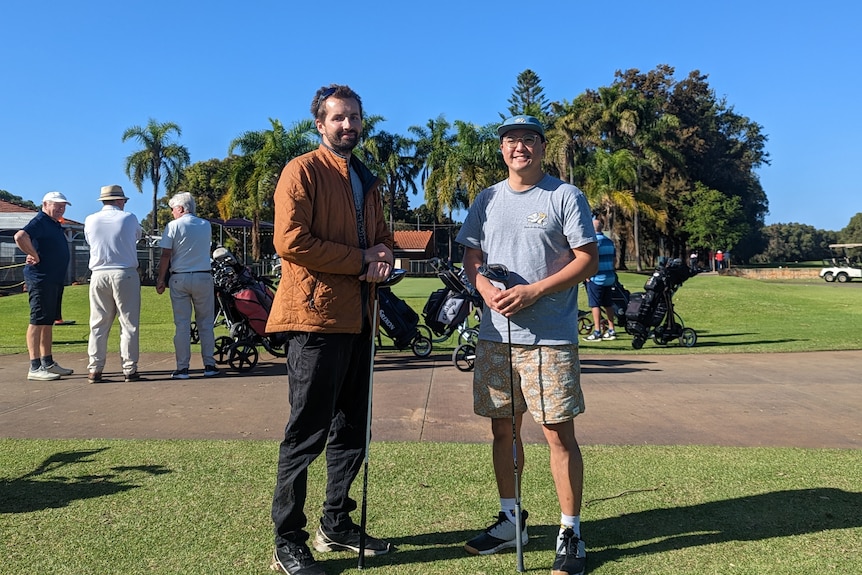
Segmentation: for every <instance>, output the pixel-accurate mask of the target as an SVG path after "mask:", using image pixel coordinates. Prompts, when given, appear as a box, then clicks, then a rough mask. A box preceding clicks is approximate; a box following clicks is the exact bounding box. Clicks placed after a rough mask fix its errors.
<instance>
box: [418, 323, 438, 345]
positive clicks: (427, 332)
mask: <svg viewBox="0 0 862 575" xmlns="http://www.w3.org/2000/svg"><path fill="white" fill-rule="evenodd" d="M416 329H418V330H419V335H420V336H422V337H424V338H425V339H429V340H431V341H433V340H434V337H433V336H432V335H431V328H430V327H428V326H427V325H425V324H424V323H420V324H419V325H417V326H416Z"/></svg>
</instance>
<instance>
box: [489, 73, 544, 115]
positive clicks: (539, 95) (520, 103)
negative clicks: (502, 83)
mask: <svg viewBox="0 0 862 575" xmlns="http://www.w3.org/2000/svg"><path fill="white" fill-rule="evenodd" d="M517 83H518V84H517V86H516V87H515V89H514V90H513V91H512V95H511V96H510V97H509V116H517V115H518V114H527V115H529V116H535V117H536V118H538V119H539V120H541V121H542V122H547V120H548V115H549V113H550V111H551V104H550V102H548V100H547V98H545V94H544V93H543V92H544V88H542V80H541V79H540V78H539V75H538V74H536V73H535V72H533V71H532V70H530V69H529V68H528V69H526V70H524V71H523V72H521V73H520V74H518V78H517ZM501 116H502V114H501Z"/></svg>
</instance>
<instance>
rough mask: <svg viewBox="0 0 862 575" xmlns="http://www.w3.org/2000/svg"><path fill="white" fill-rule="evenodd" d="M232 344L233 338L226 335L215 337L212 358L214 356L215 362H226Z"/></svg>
mask: <svg viewBox="0 0 862 575" xmlns="http://www.w3.org/2000/svg"><path fill="white" fill-rule="evenodd" d="M232 345H233V340H232V339H231V338H229V337H228V336H226V335H220V336H219V337H217V338H216V339H215V349H214V350H213V358H215V360H216V363H221V364H225V363H227V358H228V356H230V348H231V346H232Z"/></svg>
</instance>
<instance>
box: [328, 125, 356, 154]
mask: <svg viewBox="0 0 862 575" xmlns="http://www.w3.org/2000/svg"><path fill="white" fill-rule="evenodd" d="M326 141H327V143H328V144H329V147H330V148H332V149H333V150H335V151H336V152H338V153H339V154H342V155H345V156H347V155H349V154H350V153H351V152H352V151H353V148H355V147H356V144H358V143H359V134H358V133H357V132H355V131H353V130H337V131H335V132H331V133H330V132H327V134H326Z"/></svg>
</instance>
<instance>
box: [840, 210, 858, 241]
mask: <svg viewBox="0 0 862 575" xmlns="http://www.w3.org/2000/svg"><path fill="white" fill-rule="evenodd" d="M838 240H839V241H840V242H841V243H844V244H858V243H862V212H859V213H858V214H856V215H855V216H853V217H852V218H850V222H849V223H848V224H847V227H845V228H844V229H843V230H841V231H840V232H838Z"/></svg>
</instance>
